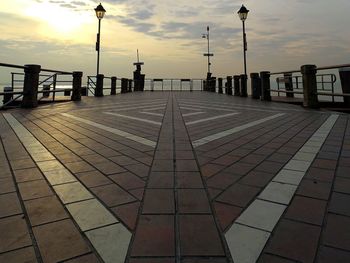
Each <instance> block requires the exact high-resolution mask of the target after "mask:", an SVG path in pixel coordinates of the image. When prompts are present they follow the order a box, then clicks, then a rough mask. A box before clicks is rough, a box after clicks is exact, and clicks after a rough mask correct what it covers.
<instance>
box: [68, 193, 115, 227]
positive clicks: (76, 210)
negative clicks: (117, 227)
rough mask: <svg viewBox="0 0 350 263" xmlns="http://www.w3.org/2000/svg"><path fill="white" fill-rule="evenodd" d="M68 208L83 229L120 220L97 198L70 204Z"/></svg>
mask: <svg viewBox="0 0 350 263" xmlns="http://www.w3.org/2000/svg"><path fill="white" fill-rule="evenodd" d="M67 209H68V211H69V213H70V214H71V215H72V217H73V218H74V221H75V222H76V223H77V224H78V226H79V228H80V229H81V230H82V231H87V230H91V229H93V228H98V227H103V226H106V225H110V224H113V223H117V222H118V220H117V219H116V218H115V217H114V216H113V215H112V214H111V213H110V212H109V211H108V210H107V209H106V208H105V207H104V206H103V205H102V204H101V203H100V202H99V201H97V200H96V199H91V200H86V201H81V202H77V203H73V204H69V205H67Z"/></svg>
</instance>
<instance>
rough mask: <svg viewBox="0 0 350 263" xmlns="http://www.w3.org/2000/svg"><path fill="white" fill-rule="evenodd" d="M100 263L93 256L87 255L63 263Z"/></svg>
mask: <svg viewBox="0 0 350 263" xmlns="http://www.w3.org/2000/svg"><path fill="white" fill-rule="evenodd" d="M99 262H101V261H100V260H99V259H98V258H97V257H96V256H95V255H94V254H88V255H84V256H81V257H77V258H74V259H71V260H68V261H65V263H99Z"/></svg>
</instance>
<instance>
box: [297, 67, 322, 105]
mask: <svg viewBox="0 0 350 263" xmlns="http://www.w3.org/2000/svg"><path fill="white" fill-rule="evenodd" d="M316 73H317V67H316V66H315V65H304V66H302V67H301V74H302V75H303V91H304V103H303V105H304V107H308V108H318V107H319V104H318V97H317V80H316Z"/></svg>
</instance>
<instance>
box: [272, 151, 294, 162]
mask: <svg viewBox="0 0 350 263" xmlns="http://www.w3.org/2000/svg"><path fill="white" fill-rule="evenodd" d="M292 157H293V155H292V154H285V153H274V154H272V155H271V156H270V157H269V158H268V159H267V160H268V161H272V162H278V163H283V164H286V163H287V162H288V161H289V160H290V159H291V158H292Z"/></svg>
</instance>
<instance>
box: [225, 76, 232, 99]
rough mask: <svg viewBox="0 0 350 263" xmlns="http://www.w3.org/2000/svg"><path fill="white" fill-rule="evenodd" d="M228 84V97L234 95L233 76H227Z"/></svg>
mask: <svg viewBox="0 0 350 263" xmlns="http://www.w3.org/2000/svg"><path fill="white" fill-rule="evenodd" d="M226 80H227V82H226V84H227V93H226V94H227V95H232V77H231V76H227V77H226Z"/></svg>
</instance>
